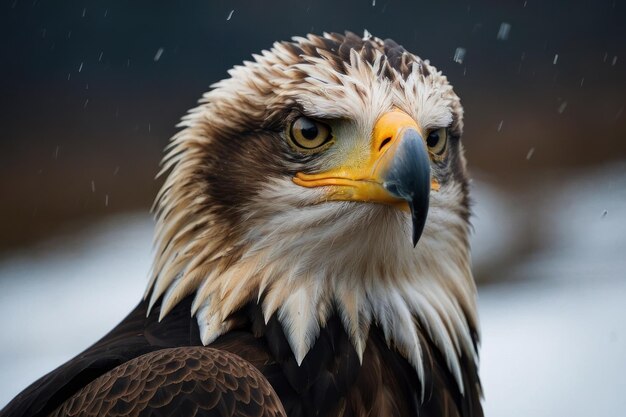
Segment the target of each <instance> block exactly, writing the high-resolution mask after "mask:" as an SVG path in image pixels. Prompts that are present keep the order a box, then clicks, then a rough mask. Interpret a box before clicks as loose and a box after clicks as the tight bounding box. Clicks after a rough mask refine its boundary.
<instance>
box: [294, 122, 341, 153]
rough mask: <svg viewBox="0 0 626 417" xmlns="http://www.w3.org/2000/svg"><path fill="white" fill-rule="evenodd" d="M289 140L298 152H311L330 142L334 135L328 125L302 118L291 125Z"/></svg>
mask: <svg viewBox="0 0 626 417" xmlns="http://www.w3.org/2000/svg"><path fill="white" fill-rule="evenodd" d="M289 138H290V139H291V143H292V145H294V146H295V147H296V148H297V149H298V150H305V151H311V150H314V149H318V148H320V149H321V147H322V145H324V144H326V143H328V142H330V141H331V140H332V134H331V133H330V127H329V126H328V125H326V124H324V123H322V122H319V121H317V120H314V119H309V118H308V117H306V116H302V117H298V118H297V119H296V120H294V121H293V122H292V123H291V127H290V129H289Z"/></svg>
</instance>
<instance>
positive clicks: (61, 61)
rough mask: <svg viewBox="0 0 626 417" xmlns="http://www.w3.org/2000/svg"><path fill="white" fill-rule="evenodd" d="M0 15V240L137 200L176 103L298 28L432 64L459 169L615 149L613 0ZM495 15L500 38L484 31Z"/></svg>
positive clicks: (220, 5) (562, 162)
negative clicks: (377, 44) (390, 46)
mask: <svg viewBox="0 0 626 417" xmlns="http://www.w3.org/2000/svg"><path fill="white" fill-rule="evenodd" d="M0 9H1V16H2V17H1V21H0V47H1V51H0V52H1V53H0V57H1V58H0V59H1V60H2V61H1V65H0V86H1V92H2V94H0V106H1V109H2V111H1V112H0V126H2V130H1V132H2V133H1V147H0V202H1V204H0V219H1V220H0V250H6V249H13V248H16V247H20V246H23V245H26V244H30V243H32V242H34V241H35V240H37V239H39V238H42V237H44V236H47V235H50V234H52V233H55V232H58V231H60V230H65V229H67V228H71V227H74V226H76V225H81V224H84V223H86V222H88V221H91V220H93V219H95V218H97V217H101V216H104V215H108V214H112V213H117V212H121V211H126V210H131V209H132V210H147V209H148V208H149V206H150V204H151V202H152V199H153V198H154V195H155V193H156V191H157V189H158V187H159V183H160V182H159V180H155V179H154V175H155V174H156V172H157V170H158V163H159V160H160V158H161V150H162V148H163V147H164V145H165V144H166V142H167V140H168V138H169V137H170V136H172V134H173V133H174V132H175V131H176V128H175V125H176V123H177V122H178V120H179V118H180V117H181V116H182V115H183V114H184V113H185V112H186V110H188V109H189V108H191V107H193V106H194V104H195V102H196V100H197V99H198V98H199V97H200V95H201V94H202V93H203V92H204V91H206V90H207V89H208V88H209V86H210V85H211V84H212V83H213V82H216V81H218V80H219V79H221V78H224V77H225V76H226V75H227V74H226V71H227V70H228V69H229V68H230V67H232V66H233V65H235V64H237V63H240V62H241V61H242V60H245V59H249V58H250V56H251V54H252V53H255V52H259V51H260V50H262V49H264V48H269V47H270V46H271V44H272V42H273V41H276V40H283V39H288V38H290V37H291V36H293V35H305V34H306V33H308V32H314V33H321V32H323V31H339V32H343V31H344V30H351V31H354V32H357V33H362V32H363V29H365V28H366V29H368V30H369V31H370V32H371V33H373V34H374V35H376V36H378V37H381V38H387V37H389V38H393V39H394V40H396V41H397V42H398V43H400V44H402V45H404V46H405V47H406V48H407V49H408V50H409V51H411V52H414V53H416V54H417V55H419V56H421V57H422V58H425V59H430V60H431V62H432V63H433V64H434V65H435V66H437V67H438V68H439V69H441V70H443V72H444V73H445V74H447V75H448V78H449V79H450V80H451V82H452V84H453V85H454V86H455V89H456V91H457V93H458V94H459V95H460V97H461V99H462V101H463V104H464V107H465V120H466V130H465V137H464V141H465V144H466V148H467V153H468V157H469V160H470V167H471V169H472V170H473V172H480V173H481V175H484V176H487V177H488V178H490V179H491V181H495V182H496V183H499V184H500V186H502V187H506V188H508V189H509V190H515V189H520V190H524V189H528V188H532V187H533V186H534V185H535V184H537V182H540V181H542V177H543V176H544V175H553V174H554V173H555V172H558V173H560V174H564V175H567V172H569V170H570V169H573V168H576V169H578V168H580V167H583V166H584V167H586V166H589V165H594V164H602V163H605V162H608V161H611V160H617V159H623V158H624V157H625V156H626V138H625V133H626V118H625V117H624V115H623V113H624V105H625V101H626V100H625V97H624V96H625V94H624V92H625V90H626V89H625V87H626V71H624V64H626V23H625V22H626V19H625V18H624V16H626V7H625V5H624V2H618V1H616V0H600V1H576V2H572V1H565V0H559V1H549V2H548V1H539V0H528V1H524V0H520V1H496V0H492V1H480V2H479V1H442V2H433V1H428V2H427V1H411V2H400V1H392V0H376V2H375V3H373V2H372V1H371V0H369V1H365V0H361V1H341V2H340V1H337V0H335V1H325V0H315V1H302V2H295V1H272V2H269V1H262V2H261V1H258V2H252V1H202V2H189V1H168V2H154V1H125V2H121V1H117V2H113V1H44V0H42V1H37V0H10V1H4V2H2V4H1V6H0ZM233 10H234V12H232V16H231V18H230V19H229V20H228V16H229V14H230V13H231V11H233ZM502 23H508V24H510V25H511V30H510V34H509V36H508V39H506V40H498V39H497V37H496V35H497V33H498V30H499V28H500V25H501V24H502ZM458 47H462V48H465V49H466V51H467V53H466V56H465V59H464V61H463V63H457V62H455V61H454V60H453V56H454V53H455V50H456V48H458ZM160 48H162V54H161V56H160V58H159V59H158V60H157V59H155V58H156V55H157V52H158V51H159V49H160ZM557 54H558V58H557V59H556V62H555V55H557ZM531 149H533V150H532V151H531Z"/></svg>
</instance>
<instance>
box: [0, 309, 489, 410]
mask: <svg viewBox="0 0 626 417" xmlns="http://www.w3.org/2000/svg"><path fill="white" fill-rule="evenodd" d="M190 304H191V299H190V298H189V299H186V300H185V301H183V302H181V303H180V304H179V306H177V307H176V309H174V311H172V312H171V313H170V314H169V315H168V316H167V317H166V318H165V319H164V320H163V321H162V322H161V323H159V322H158V321H157V320H156V317H158V312H159V311H158V308H157V309H156V311H153V312H152V314H151V315H150V316H148V317H146V303H145V302H142V303H141V304H139V305H138V306H137V308H136V309H135V310H134V311H133V312H132V313H131V314H129V316H128V317H127V318H126V319H124V320H123V321H122V322H121V323H120V324H119V325H118V326H117V327H116V328H115V329H113V330H112V331H111V332H110V333H109V334H108V335H106V336H105V337H104V338H103V339H102V340H100V341H99V342H97V343H96V344H94V345H93V346H92V347H90V348H89V349H87V350H86V351H85V352H83V353H81V354H80V355H78V356H77V357H76V358H74V359H72V360H71V361H69V362H68V363H66V364H64V365H62V366H61V367H59V368H57V369H56V370H54V371H52V372H51V373H49V374H48V375H46V376H44V377H42V378H41V379H39V380H38V381H36V382H35V383H34V384H33V385H31V386H30V387H29V388H27V389H26V390H25V391H23V392H22V393H21V394H20V395H18V396H17V397H16V398H15V399H14V400H13V401H12V402H11V403H9V405H7V407H6V408H4V409H3V410H2V411H1V412H0V416H2V417H17V416H41V417H43V416H49V415H51V416H64V415H77V416H78V415H80V416H97V415H119V416H135V415H153V416H169V415H177V416H180V417H187V416H189V417H191V416H239V415H246V416H248V415H249V416H255V415H259V416H261V415H263V416H266V415H267V416H271V415H276V416H280V415H281V414H280V412H281V409H280V406H279V405H277V403H276V402H275V398H276V397H274V392H273V391H270V390H269V386H268V385H267V381H269V383H270V384H271V386H272V387H273V390H275V392H276V394H277V395H278V398H279V399H280V402H281V403H280V404H282V405H284V408H285V411H286V412H287V415H288V416H290V417H300V416H302V417H305V416H306V417H309V416H317V415H319V416H346V417H347V416H405V415H406V416H414V415H420V416H424V417H430V416H437V417H439V416H441V417H454V416H482V411H481V408H480V403H479V401H478V398H479V393H480V386H479V385H478V375H477V369H476V367H475V366H474V365H473V363H472V362H471V361H466V363H465V369H466V382H467V384H466V386H467V387H468V388H469V389H470V392H469V393H467V395H465V396H462V395H461V394H460V393H459V391H458V388H456V387H455V384H454V382H453V378H452V375H451V374H450V372H449V371H448V370H447V369H446V366H445V364H444V359H443V358H442V357H441V353H440V352H439V351H438V350H437V349H436V348H435V347H434V346H432V344H431V343H430V342H429V341H428V338H426V337H424V339H423V341H424V343H425V345H426V346H428V347H429V349H428V356H427V361H426V364H427V367H428V368H427V369H428V375H429V376H428V378H427V380H428V381H429V382H430V383H429V385H428V386H427V387H426V391H425V399H424V402H422V401H421V398H420V395H419V392H420V389H419V388H420V387H419V385H420V384H419V381H418V380H417V376H416V374H415V371H414V370H413V369H412V368H411V367H410V366H408V364H407V362H406V360H405V359H404V358H402V357H401V356H400V355H398V354H397V353H395V352H393V351H391V350H390V349H389V348H388V347H387V346H386V343H385V341H384V337H383V335H382V334H381V332H380V330H379V329H377V328H372V330H371V333H370V344H369V345H368V348H367V349H366V351H365V356H364V358H363V367H361V368H360V367H359V366H358V358H357V357H356V352H355V351H354V349H353V348H352V345H351V344H350V342H349V340H348V337H347V335H346V334H345V332H344V331H343V329H342V326H341V324H340V323H339V320H338V319H337V318H335V319H331V320H330V321H329V325H328V326H327V328H326V329H324V331H323V332H322V333H321V334H320V338H319V339H318V341H317V342H316V343H315V345H314V347H313V349H312V351H311V354H309V355H308V356H307V357H306V359H305V360H304V362H303V364H302V366H300V367H298V366H297V365H296V363H295V360H294V358H293V354H292V353H291V350H290V348H289V345H288V343H287V340H286V338H285V335H284V333H283V331H282V328H281V326H280V325H279V323H278V322H277V321H276V320H271V321H270V322H269V323H268V324H267V325H265V324H264V323H263V318H262V316H261V314H260V311H259V309H258V306H256V305H250V306H247V307H245V308H243V309H241V310H240V311H239V312H238V313H237V315H236V316H235V317H233V318H234V319H235V320H236V321H237V322H238V324H239V325H238V326H237V328H236V330H233V331H231V332H230V333H228V334H226V335H224V336H222V337H220V338H219V339H218V340H216V341H215V342H214V343H213V344H212V345H211V347H210V348H208V347H202V343H201V342H200V339H199V335H198V329H197V325H196V322H195V320H194V319H193V318H191V317H189V314H188V313H187V312H188V309H189V307H190ZM190 346H191V347H190ZM242 359H244V360H242ZM183 362H186V363H185V366H182V367H181V365H182V363H183ZM246 363H249V364H252V365H253V366H254V367H255V368H256V369H258V370H259V371H260V373H261V374H262V375H264V377H265V378H266V380H265V381H264V380H263V379H262V378H260V374H259V373H257V372H254V371H252V368H249V367H247V366H246V365H245V364H246ZM235 368H240V369H238V370H237V372H239V375H242V371H244V372H243V375H245V377H246V378H245V380H247V381H249V380H254V382H252V381H250V382H247V381H244V382H243V384H246V388H242V387H243V384H242V383H241V381H240V379H243V378H242V377H237V376H236V375H235V377H236V379H238V381H237V383H236V384H235V383H234V382H232V380H231V384H230V385H231V390H232V391H233V392H232V397H228V398H218V393H219V392H220V391H218V387H220V383H219V382H220V381H219V379H218V378H215V380H214V379H213V378H212V377H214V376H215V375H216V374H217V373H220V372H221V373H224V372H225V371H227V370H229V369H233V370H234V369H235ZM155 378H159V379H160V380H159V383H160V384H163V383H164V384H163V385H154V382H155ZM118 380H119V382H117V381H118ZM176 381H191V383H189V382H187V385H185V384H184V383H180V382H179V383H176ZM151 384H152V385H151ZM213 385H215V387H214V386H213ZM140 386H141V389H140V390H139V391H138V389H139V387H140ZM111 387H114V388H111ZM233 387H234V388H237V389H239V390H251V391H255V392H257V394H256V396H254V395H252V394H251V398H256V400H255V401H254V402H253V404H252V406H253V408H249V407H251V406H250V405H246V407H245V410H247V411H246V413H247V414H237V413H243V411H238V409H237V407H235V406H233V404H234V403H237V402H241V401H242V400H240V399H239V398H240V397H239V395H241V394H240V392H239V391H237V390H235V389H232V388H233ZM157 389H159V390H160V394H158V396H159V397H158V398H157V399H156V400H153V401H152V402H151V403H149V404H148V405H147V406H146V408H143V407H130V406H128V404H129V403H130V404H133V403H134V401H136V402H137V403H138V404H140V405H141V406H143V405H144V402H146V401H148V402H149V401H150V400H149V399H152V398H154V397H155V396H156V395H157V394H155V391H156V390H157ZM222 389H223V388H222ZM118 390H119V391H118ZM198 396H200V397H202V398H203V399H202V400H201V403H202V404H205V405H206V404H208V405H212V404H213V403H214V406H213V407H209V406H208V405H207V406H206V407H199V408H198V409H196V407H193V406H191V404H189V405H188V407H189V408H181V407H176V409H175V410H174V411H173V409H172V408H171V405H172V404H176V405H180V404H182V403H184V402H186V401H187V402H189V401H191V402H192V403H195V402H196V401H200V399H199V397H198ZM163 398H165V399H163ZM261 398H262V399H261ZM159 399H163V400H162V401H157V400H159ZM116 402H117V403H118V404H119V405H118V406H117V408H115V410H116V413H117V414H114V413H113V412H108V410H111V409H110V408H109V407H115V404H116ZM229 402H230V403H229ZM261 405H264V407H261ZM81 406H82V407H81ZM257 406H258V408H255V407H257ZM124 407H126V408H124ZM221 407H226V408H227V409H228V410H230V413H222V410H223V409H222V408H221ZM263 408H268V410H264V409H263ZM99 410H103V411H104V410H107V413H104V414H99ZM142 411H143V414H141V412H142ZM263 413H267V414H263ZM272 413H274V414H272Z"/></svg>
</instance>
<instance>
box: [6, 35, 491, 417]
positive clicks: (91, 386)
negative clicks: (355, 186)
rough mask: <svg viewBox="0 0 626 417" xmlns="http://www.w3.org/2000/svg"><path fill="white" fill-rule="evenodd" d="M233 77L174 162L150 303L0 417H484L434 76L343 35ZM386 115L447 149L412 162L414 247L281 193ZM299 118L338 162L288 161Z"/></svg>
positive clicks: (460, 181)
mask: <svg viewBox="0 0 626 417" xmlns="http://www.w3.org/2000/svg"><path fill="white" fill-rule="evenodd" d="M231 75H232V78H231V79H229V80H226V81H223V82H222V83H220V84H218V85H216V88H215V90H214V91H213V92H211V93H208V94H207V95H206V96H205V98H204V99H203V101H202V104H201V105H200V107H199V108H198V109H196V110H194V111H193V112H192V113H190V115H189V116H187V118H186V119H185V121H184V122H183V124H184V126H186V129H184V130H183V131H182V132H181V133H180V134H178V135H177V136H176V137H175V138H174V139H173V142H172V145H171V146H170V151H169V152H170V153H169V154H168V156H167V157H166V160H165V168H164V169H165V171H167V170H168V169H170V170H171V173H170V175H169V177H168V179H167V181H166V183H165V185H164V187H163V189H162V191H161V193H160V194H159V196H158V198H157V204H156V212H157V217H158V219H159V224H158V226H157V253H156V260H155V266H154V275H153V279H152V281H151V284H150V286H149V289H148V292H147V293H146V299H145V300H144V301H142V302H141V303H140V304H139V305H138V306H137V307H136V308H135V309H134V310H133V311H132V312H131V313H130V314H129V315H128V316H127V317H126V318H125V319H124V320H123V321H122V322H121V323H120V324H119V325H118V326H117V327H116V328H115V329H113V330H112V331H111V332H110V333H109V334H107V335H106V336H105V337H103V338H102V339H101V340H100V341H98V342H97V343H96V344H94V345H93V346H92V347H90V348H89V349H87V350H86V351H85V352H83V353H81V354H80V355H78V356H77V357H75V358H74V359H72V360H70V361H69V362H67V363H66V364H64V365H62V366H61V367H59V368H57V369H56V370H54V371H52V372H51V373H49V374H48V375H46V376H44V377H42V378H41V379H39V380H38V381H36V382H35V383H33V384H32V385H31V386H30V387H28V388H27V389H26V390H24V391H23V392H22V393H21V394H19V395H18V396H17V397H16V398H15V399H14V400H13V401H12V402H11V403H9V405H7V407H5V408H4V409H3V410H2V411H0V417H17V416H39V417H43V416H51V415H52V416H63V415H72V416H74V415H76V416H96V415H119V416H139V415H142V416H143V415H153V416H169V415H177V416H181V417H191V416H282V415H287V416H289V417H339V416H344V417H348V416H350V417H366V416H372V417H374V416H376V417H378V416H381V417H386V416H394V417H396V416H397V417H402V416H418V415H419V416H423V417H435V416H436V417H480V416H482V407H481V403H480V399H481V386H480V380H479V376H478V360H477V344H478V330H477V318H476V313H475V304H474V295H475V288H474V284H473V280H472V276H471V271H470V269H469V265H470V263H469V248H468V243H467V234H468V229H469V225H468V217H469V204H468V201H469V197H468V180H467V175H466V171H465V160H464V158H463V150H462V146H461V143H460V136H461V131H462V108H461V107H460V102H459V100H458V97H456V95H455V94H454V93H453V91H452V89H451V87H450V86H449V85H448V84H447V80H446V79H445V77H443V76H442V75H441V73H440V72H437V71H436V69H434V68H433V67H432V66H430V64H428V63H427V62H425V61H422V60H421V59H419V58H418V57H416V56H414V55H412V54H409V53H408V52H406V51H405V50H404V48H402V47H401V46H399V45H398V44H396V43H395V42H393V41H391V40H386V41H382V40H380V39H376V38H371V37H368V36H366V37H364V38H360V37H358V36H356V35H354V34H350V33H349V34H347V35H345V36H344V35H338V34H330V35H325V36H324V37H317V36H309V37H308V38H307V39H302V38H301V39H296V40H294V42H284V43H279V44H276V45H275V48H274V49H273V50H272V51H270V52H266V53H265V54H264V55H263V57H257V62H256V63H248V64H246V66H245V67H239V68H237V69H235V70H233V72H231ZM374 98H376V100H374ZM316 100H317V101H316ZM381 103H382V104H381ZM390 113H391V114H392V115H393V117H396V118H397V117H400V118H401V120H405V121H406V120H409V122H408V123H409V125H410V127H411V129H413V132H414V133H413V134H414V136H412V137H414V138H419V140H420V141H421V140H422V138H421V137H420V136H419V135H418V129H419V130H420V131H421V132H423V134H424V135H426V134H428V133H429V132H432V131H439V130H441V129H442V130H441V131H442V132H446V133H445V136H446V137H449V139H448V141H447V144H446V143H444V145H446V146H447V147H446V148H445V152H442V153H441V155H437V156H435V155H432V154H428V155H430V156H425V158H426V159H425V160H426V164H425V165H426V166H427V167H428V168H427V169H428V170H429V171H431V173H430V174H429V177H428V181H430V178H432V179H433V181H434V182H435V183H436V185H437V188H436V190H435V191H430V199H431V203H430V204H431V208H432V209H431V211H430V212H429V217H428V221H427V222H426V226H425V229H424V233H423V237H422V241H421V242H420V243H419V244H418V246H417V248H415V249H414V248H413V245H412V244H411V242H410V241H408V240H406V241H405V240H404V239H403V238H404V237H405V236H404V235H405V234H407V225H408V224H409V223H408V222H407V218H406V213H403V212H401V211H400V210H398V209H397V208H396V207H395V206H391V205H384V204H365V203H363V201H367V202H369V200H368V199H366V200H362V201H356V200H352V201H349V202H346V200H341V199H339V200H341V201H340V202H338V203H337V202H335V203H337V204H334V205H333V204H332V203H329V202H328V198H327V197H326V198H325V199H322V201H321V202H320V201H319V196H320V191H318V190H317V189H315V190H309V189H308V188H305V187H300V186H297V185H296V182H295V181H294V177H296V176H297V175H299V174H301V173H302V172H305V173H306V174H311V173H316V172H318V171H320V170H322V169H328V166H332V164H336V163H337V162H336V161H337V160H340V161H341V163H342V164H344V165H340V166H348V165H349V163H352V162H350V161H348V162H346V161H345V160H344V159H345V158H346V155H350V154H357V153H358V152H361V151H362V150H363V149H370V148H372V147H370V146H369V141H370V140H375V134H374V133H373V132H375V131H377V130H376V129H378V128H379V121H380V120H382V119H383V116H384V115H387V114H390ZM399 114H400V116H398V115H399ZM298 117H308V118H317V119H320V120H323V121H324V122H325V123H327V125H328V126H331V125H332V126H336V127H337V131H338V132H342V134H343V135H344V136H343V137H339V136H340V134H337V135H338V137H333V140H334V141H336V142H337V144H336V147H335V148H336V149H338V150H335V148H328V152H326V153H325V152H322V151H319V152H317V153H315V152H299V151H298V150H297V149H295V148H294V145H293V143H290V142H289V141H288V140H287V138H286V137H285V131H286V129H287V127H288V126H290V124H291V123H293V121H294V120H295V119H296V118H298ZM403 123H404V122H403ZM394 126H395V125H394ZM329 129H330V127H329ZM403 129H404V127H403ZM395 131H398V132H399V131H404V130H402V129H398V128H396V130H395ZM395 131H394V132H395ZM442 134H443V133H442ZM391 135H395V133H392V134H391ZM384 136H385V135H383V138H384ZM342 139H343V141H342ZM392 139H394V140H395V136H394V137H393V138H392V137H389V138H387V139H385V141H384V142H385V143H388V142H390V141H391V140H392ZM398 140H401V139H398ZM359 141H362V142H359ZM355 143H356V144H357V145H354V144H355ZM363 143H365V145H363ZM352 145H354V146H353V147H352V148H350V146H352ZM341 146H344V148H341ZM420 146H425V145H423V144H422V145H420ZM320 149H321V148H320ZM324 149H326V148H324ZM372 149H375V150H376V151H381V149H383V145H380V148H378V146H376V147H374V148H372ZM424 149H425V148H424ZM331 151H334V152H335V153H334V154H333V153H332V152H331ZM390 152H391V151H390ZM424 152H426V151H424ZM328 154H331V155H332V158H331V157H328ZM424 155H427V154H426V153H424ZM365 156H367V155H365ZM333 158H334V159H333ZM364 158H365V157H364V156H363V155H360V156H359V157H357V158H356V161H357V162H356V163H357V165H358V164H360V163H362V161H363V160H364ZM429 158H430V159H429ZM348 160H349V158H348ZM348 168H350V166H348ZM429 186H430V185H429ZM439 187H441V192H439ZM427 191H429V189H428V188H427ZM394 204H395V203H394ZM364 206H367V207H364ZM424 215H425V213H424ZM409 234H410V232H409ZM398 235H399V236H398ZM203 345H207V346H203Z"/></svg>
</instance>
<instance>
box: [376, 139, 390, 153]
mask: <svg viewBox="0 0 626 417" xmlns="http://www.w3.org/2000/svg"><path fill="white" fill-rule="evenodd" d="M389 142H391V138H390V137H389V138H385V139H384V140H383V141H382V142H381V144H380V148H378V152H380V151H381V150H382V149H383V148H384V147H385V145H386V144H388V143H389Z"/></svg>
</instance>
